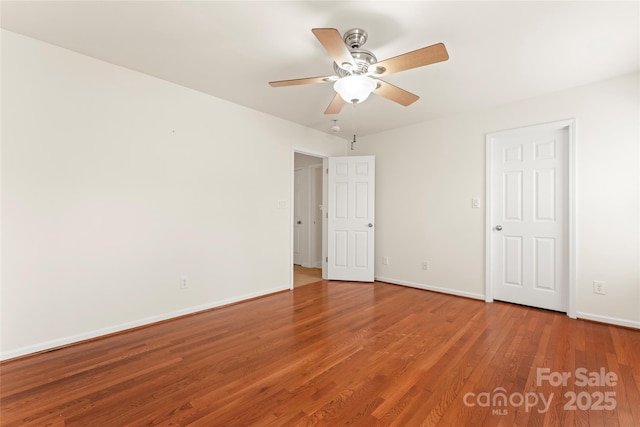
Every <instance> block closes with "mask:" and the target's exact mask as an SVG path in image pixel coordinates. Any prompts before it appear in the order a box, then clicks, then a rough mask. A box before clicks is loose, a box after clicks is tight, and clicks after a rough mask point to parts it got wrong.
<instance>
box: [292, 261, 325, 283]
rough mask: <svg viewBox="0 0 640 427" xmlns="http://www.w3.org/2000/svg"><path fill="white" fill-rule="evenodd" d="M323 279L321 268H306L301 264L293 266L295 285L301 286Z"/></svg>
mask: <svg viewBox="0 0 640 427" xmlns="http://www.w3.org/2000/svg"><path fill="white" fill-rule="evenodd" d="M320 280H322V269H321V268H306V267H301V266H299V265H294V266H293V286H294V287H296V288H297V287H299V286H304V285H308V284H310V283H315V282H318V281H320Z"/></svg>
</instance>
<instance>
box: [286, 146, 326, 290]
mask: <svg viewBox="0 0 640 427" xmlns="http://www.w3.org/2000/svg"><path fill="white" fill-rule="evenodd" d="M296 153H298V154H304V155H305V156H312V157H317V158H319V159H322V165H323V166H322V167H323V168H325V167H326V163H327V158H329V156H328V155H326V154H324V153H320V152H318V151H313V150H309V149H307V148H301V147H291V166H290V168H289V171H290V174H291V178H290V180H289V181H290V182H291V187H290V189H289V200H290V201H291V202H290V203H289V227H290V228H289V289H291V290H293V285H294V279H293V249H294V246H293V245H294V241H293V233H294V224H293V222H294V221H293V220H294V207H295V200H294V197H295V186H294V184H295V173H296ZM326 187H327V183H326V174H324V173H323V174H322V206H323V211H322V278H325V277H326V275H325V272H326V263H325V255H326V220H325V214H324V213H325V212H326V206H327V200H326V191H327V190H326Z"/></svg>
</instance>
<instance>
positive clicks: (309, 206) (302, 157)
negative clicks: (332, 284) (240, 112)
mask: <svg viewBox="0 0 640 427" xmlns="http://www.w3.org/2000/svg"><path fill="white" fill-rule="evenodd" d="M293 168H294V173H293V267H292V268H293V281H292V283H293V287H294V288H295V287H299V286H304V285H307V284H310V283H314V282H318V281H320V280H322V230H323V218H322V216H323V215H322V214H323V204H322V203H323V202H322V200H323V174H322V170H323V158H322V157H318V156H314V155H310V154H306V153H300V152H294V167H293Z"/></svg>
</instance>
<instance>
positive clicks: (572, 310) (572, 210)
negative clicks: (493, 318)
mask: <svg viewBox="0 0 640 427" xmlns="http://www.w3.org/2000/svg"><path fill="white" fill-rule="evenodd" d="M565 128H567V129H568V132H569V147H568V148H569V150H568V158H567V160H566V161H567V165H566V166H567V168H568V178H569V182H568V195H569V200H568V202H569V206H568V210H569V211H568V218H567V226H568V228H569V230H568V238H569V242H568V250H569V265H568V266H567V268H568V276H569V286H568V290H567V295H566V297H567V301H569V304H568V307H567V315H568V316H569V317H571V318H573V319H575V318H576V316H577V310H576V266H577V256H576V248H577V234H576V230H577V220H578V218H577V199H576V194H577V180H576V177H577V165H576V120H575V119H567V120H561V121H557V122H551V123H544V124H540V125H534V126H527V127H523V128H518V129H511V130H506V131H501V132H492V133H488V134H487V135H486V157H485V165H486V168H485V171H486V176H485V194H486V202H485V219H486V222H485V301H486V302H492V301H493V288H492V285H491V284H492V282H493V277H492V259H491V256H492V254H493V236H494V235H495V233H492V232H491V230H492V227H493V224H494V218H493V214H492V209H491V207H492V206H493V205H492V203H493V196H494V195H493V171H494V165H493V144H494V140H495V139H496V137H498V136H509V134H515V133H518V132H522V131H539V130H555V129H565Z"/></svg>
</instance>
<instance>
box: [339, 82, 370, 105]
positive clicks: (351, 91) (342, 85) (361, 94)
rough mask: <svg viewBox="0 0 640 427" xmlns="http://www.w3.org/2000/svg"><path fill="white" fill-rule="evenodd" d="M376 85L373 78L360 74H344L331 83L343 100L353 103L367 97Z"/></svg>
mask: <svg viewBox="0 0 640 427" xmlns="http://www.w3.org/2000/svg"><path fill="white" fill-rule="evenodd" d="M376 87H377V84H376V82H375V80H373V79H372V78H371V77H367V76H362V75H353V76H346V77H343V78H341V79H340V80H338V81H337V82H335V83H334V84H333V89H334V90H335V91H336V92H338V94H340V97H341V98H342V99H344V101H345V102H349V103H354V104H357V103H359V102H362V101H364V100H365V99H367V98H368V97H369V95H370V94H371V92H373V91H374V90H375V89H376Z"/></svg>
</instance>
